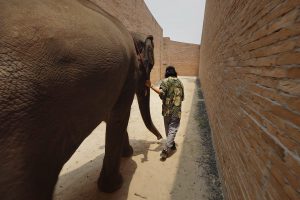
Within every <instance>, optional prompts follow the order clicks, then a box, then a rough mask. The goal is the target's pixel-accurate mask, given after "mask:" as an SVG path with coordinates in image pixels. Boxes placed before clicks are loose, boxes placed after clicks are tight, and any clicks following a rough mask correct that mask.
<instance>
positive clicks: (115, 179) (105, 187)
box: [98, 172, 123, 193]
mask: <svg viewBox="0 0 300 200" xmlns="http://www.w3.org/2000/svg"><path fill="white" fill-rule="evenodd" d="M122 183H123V178H122V175H121V174H120V173H117V174H116V175H111V176H109V175H106V174H105V173H103V172H101V174H100V177H99V179H98V189H99V190H101V191H103V192H108V193H111V192H114V191H116V190H118V189H120V188H121V186H122Z"/></svg>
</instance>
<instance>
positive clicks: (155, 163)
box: [54, 77, 222, 200]
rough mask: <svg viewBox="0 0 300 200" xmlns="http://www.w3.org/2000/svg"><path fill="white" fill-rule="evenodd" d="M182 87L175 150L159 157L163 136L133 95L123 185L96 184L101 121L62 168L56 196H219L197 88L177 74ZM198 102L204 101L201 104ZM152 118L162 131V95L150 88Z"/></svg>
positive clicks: (175, 199)
mask: <svg viewBox="0 0 300 200" xmlns="http://www.w3.org/2000/svg"><path fill="white" fill-rule="evenodd" d="M180 79H181V80H182V82H183V84H184V87H185V101H184V102H183V108H182V119H181V124H180V129H179V132H178V134H177V136H176V140H175V141H176V143H177V151H176V152H175V153H174V154H173V155H172V156H170V157H169V158H168V159H167V160H166V161H164V162H162V161H160V159H159V158H160V156H159V154H160V152H161V150H162V149H163V144H164V142H165V139H163V140H160V141H157V140H156V137H155V136H154V135H152V133H150V132H149V131H148V130H147V129H146V127H145V125H144V123H143V121H142V119H141V116H140V112H139V109H138V105H137V102H136V100H134V102H133V105H132V109H131V117H130V122H129V125H128V133H129V138H130V143H131V145H132V146H133V149H134V155H133V156H132V157H131V158H127V159H122V164H121V173H122V175H123V178H124V184H123V186H122V188H121V189H120V190H118V191H117V192H114V193H111V194H107V193H103V192H99V191H98V189H97V178H98V176H99V173H100V170H101V167H102V161H103V156H104V138H105V124H104V123H102V124H100V125H99V126H98V127H97V128H96V129H95V130H94V131H93V132H92V133H91V134H90V136H89V137H87V138H86V139H85V141H84V142H83V143H82V144H81V146H80V147H79V148H78V149H77V151H76V153H75V154H74V155H73V156H72V157H71V158H70V160H69V161H68V162H67V163H66V164H65V166H64V168H63V169H62V171H61V173H60V176H59V181H58V183H57V185H56V190H55V194H54V199H55V200H96V199H108V200H125V199H130V200H135V199H137V200H138V199H150V200H202V199H222V194H221V190H220V183H219V180H218V174H217V170H216V166H215V160H214V159H215V158H214V152H213V148H212V145H211V138H210V131H209V127H208V126H209V125H208V121H207V117H206V115H205V107H204V106H203V105H204V104H203V99H202V95H201V90H200V89H199V85H198V84H197V81H196V79H195V78H188V77H180ZM201 103H202V104H201ZM150 106H151V114H152V118H153V122H154V124H155V125H156V127H157V128H158V130H159V131H160V132H161V134H162V135H163V136H165V133H164V125H163V118H162V116H161V100H160V99H159V97H158V96H157V95H156V94H155V93H154V92H153V91H152V92H151V105H150Z"/></svg>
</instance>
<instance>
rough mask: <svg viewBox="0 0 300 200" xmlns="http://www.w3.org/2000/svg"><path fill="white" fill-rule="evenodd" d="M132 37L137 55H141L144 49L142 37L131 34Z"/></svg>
mask: <svg viewBox="0 0 300 200" xmlns="http://www.w3.org/2000/svg"><path fill="white" fill-rule="evenodd" d="M131 36H132V39H133V42H134V47H135V51H136V54H137V55H140V54H141V53H142V52H143V49H144V46H145V44H144V41H143V40H141V38H140V36H139V35H138V34H137V33H134V32H131Z"/></svg>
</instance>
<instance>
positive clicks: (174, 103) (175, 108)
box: [159, 77, 184, 118]
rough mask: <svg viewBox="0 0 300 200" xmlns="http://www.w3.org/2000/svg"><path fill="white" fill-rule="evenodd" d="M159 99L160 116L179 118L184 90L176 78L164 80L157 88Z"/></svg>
mask: <svg viewBox="0 0 300 200" xmlns="http://www.w3.org/2000/svg"><path fill="white" fill-rule="evenodd" d="M159 89H160V91H161V93H160V95H159V96H160V98H161V99H162V101H163V105H162V115H163V116H165V117H166V116H168V117H178V118H180V117H181V102H182V101H183V100H184V89H183V85H182V83H181V81H180V80H179V79H178V78H177V77H168V78H165V79H164V80H163V81H162V83H161V84H160V87H159Z"/></svg>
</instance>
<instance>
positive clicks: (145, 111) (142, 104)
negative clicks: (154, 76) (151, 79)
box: [137, 87, 162, 140]
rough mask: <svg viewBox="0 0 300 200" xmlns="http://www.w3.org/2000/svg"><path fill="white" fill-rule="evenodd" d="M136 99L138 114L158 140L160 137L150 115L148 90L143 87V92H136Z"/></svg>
mask: <svg viewBox="0 0 300 200" xmlns="http://www.w3.org/2000/svg"><path fill="white" fill-rule="evenodd" d="M137 98H138V103H139V108H140V112H141V115H142V118H143V121H144V123H145V125H146V127H147V128H148V130H149V131H151V132H152V133H153V134H154V135H155V136H156V137H157V139H158V140H159V139H161V138H162V136H161V134H160V133H159V131H158V130H157V129H156V127H155V126H154V124H153V122H152V119H151V115H150V88H148V87H145V90H139V91H138V92H137Z"/></svg>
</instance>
